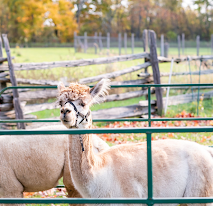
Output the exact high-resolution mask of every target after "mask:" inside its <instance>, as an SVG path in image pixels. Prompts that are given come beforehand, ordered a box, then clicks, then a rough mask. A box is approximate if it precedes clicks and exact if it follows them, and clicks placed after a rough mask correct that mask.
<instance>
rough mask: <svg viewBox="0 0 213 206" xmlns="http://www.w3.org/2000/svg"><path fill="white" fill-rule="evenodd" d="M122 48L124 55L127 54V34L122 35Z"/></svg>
mask: <svg viewBox="0 0 213 206" xmlns="http://www.w3.org/2000/svg"><path fill="white" fill-rule="evenodd" d="M124 48H125V54H127V33H124Z"/></svg>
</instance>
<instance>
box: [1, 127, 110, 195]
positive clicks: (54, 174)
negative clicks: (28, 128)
mask: <svg viewBox="0 0 213 206" xmlns="http://www.w3.org/2000/svg"><path fill="white" fill-rule="evenodd" d="M64 128H65V127H64V126H63V125H59V126H56V125H54V126H47V127H42V128H38V129H41V130H42V129H43V130H52V129H64ZM92 142H93V145H94V153H98V152H101V151H103V150H104V149H108V148H109V146H108V145H107V144H106V143H105V142H104V141H103V140H101V139H100V138H99V137H98V136H97V135H93V137H92ZM0 157H1V161H0V198H12V197H13V198H15V197H16V198H20V197H23V192H37V191H43V190H48V189H51V188H53V187H55V186H56V185H57V184H58V180H59V179H60V178H61V177H62V176H63V181H64V184H65V187H66V189H67V192H68V197H82V196H81V195H80V194H79V192H78V191H77V190H76V189H75V188H74V186H73V183H72V181H71V179H70V168H69V157H68V137H67V135H29V136H0Z"/></svg>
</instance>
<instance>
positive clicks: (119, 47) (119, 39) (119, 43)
mask: <svg viewBox="0 0 213 206" xmlns="http://www.w3.org/2000/svg"><path fill="white" fill-rule="evenodd" d="M118 49H119V55H121V33H119V34H118Z"/></svg>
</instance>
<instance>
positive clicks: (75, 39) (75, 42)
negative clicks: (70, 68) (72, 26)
mask: <svg viewBox="0 0 213 206" xmlns="http://www.w3.org/2000/svg"><path fill="white" fill-rule="evenodd" d="M74 49H75V53H76V52H77V33H76V31H74Z"/></svg>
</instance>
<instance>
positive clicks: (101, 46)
mask: <svg viewBox="0 0 213 206" xmlns="http://www.w3.org/2000/svg"><path fill="white" fill-rule="evenodd" d="M99 49H100V51H102V49H103V44H102V33H101V32H99Z"/></svg>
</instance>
